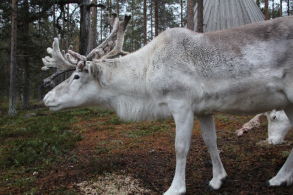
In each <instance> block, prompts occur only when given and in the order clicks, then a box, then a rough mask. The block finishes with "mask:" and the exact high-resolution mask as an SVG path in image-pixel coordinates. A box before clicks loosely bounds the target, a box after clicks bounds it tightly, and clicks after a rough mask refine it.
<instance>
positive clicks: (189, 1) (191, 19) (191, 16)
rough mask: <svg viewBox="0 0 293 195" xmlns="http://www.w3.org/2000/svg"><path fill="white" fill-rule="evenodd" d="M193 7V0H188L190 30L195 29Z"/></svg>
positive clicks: (188, 25) (188, 27)
mask: <svg viewBox="0 0 293 195" xmlns="http://www.w3.org/2000/svg"><path fill="white" fill-rule="evenodd" d="M193 8H194V4H193V0H187V29H189V30H194V22H193V16H194V15H193Z"/></svg>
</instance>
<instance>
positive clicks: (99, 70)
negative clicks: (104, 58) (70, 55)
mask: <svg viewBox="0 0 293 195" xmlns="http://www.w3.org/2000/svg"><path fill="white" fill-rule="evenodd" d="M86 67H87V69H88V72H89V74H91V75H92V76H93V77H94V78H96V79H97V80H98V81H99V83H100V85H101V86H102V87H107V86H108V85H109V81H110V79H111V76H110V71H109V70H108V68H107V66H102V65H100V64H98V63H91V64H88V65H87V66H86Z"/></svg>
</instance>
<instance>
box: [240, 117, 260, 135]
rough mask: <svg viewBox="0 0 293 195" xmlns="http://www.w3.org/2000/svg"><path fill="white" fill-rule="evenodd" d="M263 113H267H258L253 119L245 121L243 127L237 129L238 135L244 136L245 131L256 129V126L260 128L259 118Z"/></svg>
mask: <svg viewBox="0 0 293 195" xmlns="http://www.w3.org/2000/svg"><path fill="white" fill-rule="evenodd" d="M262 115H265V114H263V113H262V114H258V115H256V116H255V117H254V118H253V119H251V120H250V121H249V122H247V123H245V124H244V125H243V126H242V128H241V129H238V130H236V131H235V134H236V135H237V136H238V137H241V136H243V134H244V133H247V132H248V131H250V130H252V129H254V128H258V127H259V126H260V122H259V119H260V117H261V116H262Z"/></svg>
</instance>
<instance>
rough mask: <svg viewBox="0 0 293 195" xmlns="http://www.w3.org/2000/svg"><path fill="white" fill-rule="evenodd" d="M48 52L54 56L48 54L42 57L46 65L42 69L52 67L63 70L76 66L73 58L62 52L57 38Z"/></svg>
mask: <svg viewBox="0 0 293 195" xmlns="http://www.w3.org/2000/svg"><path fill="white" fill-rule="evenodd" d="M47 52H48V53H49V54H51V55H52V57H49V56H46V57H45V58H42V61H43V63H44V65H45V66H44V67H42V70H48V69H49V68H51V67H54V68H59V69H61V70H66V69H68V68H72V67H76V65H75V64H74V61H73V60H72V58H70V57H69V56H68V55H67V54H65V55H64V54H63V55H62V53H61V52H60V49H59V41H58V39H57V38H54V42H53V44H52V48H51V47H49V48H48V49H47ZM64 53H65V52H64Z"/></svg>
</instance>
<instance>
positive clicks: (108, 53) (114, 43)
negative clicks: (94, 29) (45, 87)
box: [86, 12, 131, 60]
mask: <svg viewBox="0 0 293 195" xmlns="http://www.w3.org/2000/svg"><path fill="white" fill-rule="evenodd" d="M104 18H105V20H106V21H107V23H109V24H110V25H111V26H112V27H113V29H112V32H111V34H110V35H109V36H108V37H107V39H106V40H105V41H104V42H103V43H101V44H100V45H99V46H98V47H96V48H95V49H93V50H92V51H91V52H90V53H89V54H88V55H87V57H86V58H87V60H90V59H109V58H114V57H116V56H118V55H127V54H128V52H125V51H123V50H122V47H123V42H124V34H125V30H126V27H127V25H128V23H129V21H130V19H131V14H130V13H127V14H125V17H124V20H123V21H119V18H118V17H117V14H116V13H113V14H112V16H111V17H109V13H108V12H105V14H104ZM113 47H114V48H113ZM111 48H113V49H112V50H111Z"/></svg>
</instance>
